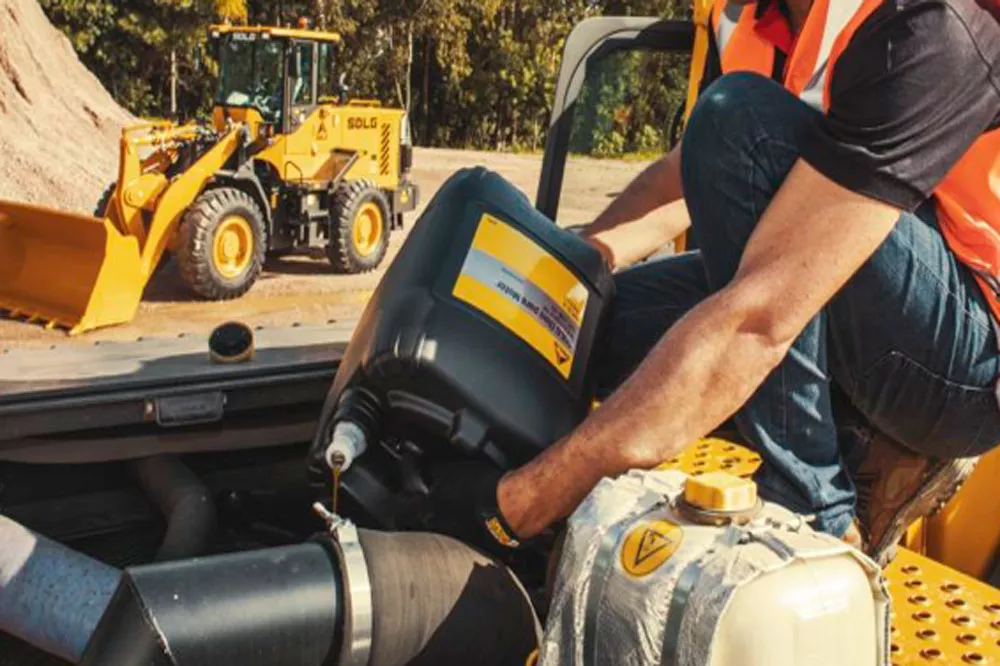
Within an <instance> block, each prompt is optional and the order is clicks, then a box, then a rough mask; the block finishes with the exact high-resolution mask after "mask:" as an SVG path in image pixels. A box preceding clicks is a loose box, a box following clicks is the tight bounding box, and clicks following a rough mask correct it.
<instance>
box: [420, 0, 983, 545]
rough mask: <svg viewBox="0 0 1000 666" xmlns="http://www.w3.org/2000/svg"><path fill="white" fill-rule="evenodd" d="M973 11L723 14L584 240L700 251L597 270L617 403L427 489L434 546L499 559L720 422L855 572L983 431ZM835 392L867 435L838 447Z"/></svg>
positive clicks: (775, 7) (957, 5)
mask: <svg viewBox="0 0 1000 666" xmlns="http://www.w3.org/2000/svg"><path fill="white" fill-rule="evenodd" d="M991 1H992V0H978V2H977V0H885V1H883V0H784V1H780V0H759V1H758V2H755V3H748V2H746V0H743V1H738V0H730V1H726V0H720V1H719V2H718V3H717V6H716V8H715V12H714V16H713V30H714V32H715V43H714V44H713V47H712V48H713V57H712V59H711V62H710V64H709V68H708V69H709V72H708V78H709V81H710V83H711V85H709V86H708V87H707V89H705V91H704V93H703V95H702V98H701V100H700V102H699V104H698V106H697V107H696V109H695V110H694V113H693V114H692V117H691V119H690V121H689V124H688V127H687V131H686V134H685V136H684V140H683V145H682V146H681V147H680V148H679V149H678V150H674V151H673V152H671V153H670V154H669V155H667V156H666V157H664V158H663V159H661V160H660V161H658V162H656V163H655V164H653V165H652V166H650V167H649V168H648V169H647V170H646V171H645V172H644V173H642V174H641V175H640V176H639V177H638V178H637V179H636V180H635V181H634V182H633V183H632V184H631V185H630V186H629V187H628V188H627V189H626V190H625V192H624V193H623V194H622V195H621V196H620V197H619V198H618V199H617V200H616V201H615V202H614V203H613V204H612V205H611V206H610V207H609V208H608V209H607V210H606V211H605V212H604V213H602V214H601V215H600V216H599V217H598V218H597V220H596V221H595V222H594V223H593V224H591V225H590V226H589V228H588V229H587V230H586V231H585V233H586V235H587V236H588V237H589V238H590V239H591V242H592V243H593V244H594V245H595V246H597V247H599V248H600V249H601V250H602V252H603V253H604V254H605V256H606V257H607V259H608V260H609V261H610V262H612V263H613V264H615V265H618V266H621V265H624V264H627V263H629V262H631V261H633V260H635V259H636V258H638V257H641V256H644V255H648V254H649V253H650V252H651V251H653V250H654V249H655V248H656V247H657V246H659V245H660V244H662V243H663V241H665V240H667V239H669V238H671V237H673V236H675V235H676V234H677V233H679V232H680V231H682V230H684V229H685V228H687V227H688V226H689V225H690V228H691V233H692V234H693V238H694V240H695V241H696V243H697V247H698V248H699V251H698V252H695V253H687V254H682V255H679V256H676V257H670V258H667V259H663V260H659V261H653V262H650V263H646V264H642V265H639V266H637V267H635V268H632V269H630V270H626V271H623V272H621V273H619V274H618V277H617V288H618V295H617V300H616V305H615V308H616V311H615V313H614V315H613V321H612V324H611V330H610V333H609V343H608V350H607V354H606V358H605V360H604V362H603V365H602V375H603V377H602V380H603V383H604V385H605V388H606V389H614V392H613V393H611V395H610V396H609V397H608V398H607V400H606V401H605V402H604V403H603V405H602V406H601V407H600V408H599V409H597V410H596V411H595V412H594V413H593V414H592V415H591V416H590V417H589V418H588V419H587V420H586V421H585V422H584V423H583V424H582V425H581V426H580V427H579V428H578V429H577V430H576V431H575V432H573V433H572V434H571V435H569V436H568V437H566V438H565V439H564V440H562V441H560V442H558V443H556V444H555V445H554V446H552V447H551V448H550V449H549V450H548V451H546V452H545V453H544V454H543V455H541V456H540V457H538V458H537V459H536V460H535V461H533V462H532V463H530V464H529V465H527V466H525V467H524V468H522V469H519V470H516V471H514V472H512V473H510V474H507V475H506V476H504V477H503V478H500V475H499V474H493V473H491V472H488V471H485V470H482V471H480V472H478V473H477V474H470V475H467V476H466V477H465V479H464V480H463V483H465V484H469V483H471V484H473V485H474V488H472V489H470V488H469V487H468V486H467V485H466V486H465V488H464V489H463V491H462V493H457V492H450V491H447V490H445V491H443V492H442V493H441V496H440V497H441V498H442V499H440V500H439V501H441V502H443V503H448V502H449V501H450V502H451V504H452V510H453V511H456V512H461V514H462V515H463V516H464V518H463V519H462V521H463V522H462V524H461V525H460V526H459V525H456V526H455V527H454V528H453V529H452V531H453V532H456V533H458V536H461V537H463V538H465V539H467V540H471V541H474V542H477V543H480V544H482V545H484V546H490V547H495V546H496V543H493V542H492V541H491V539H495V540H496V541H499V542H505V543H507V544H511V545H515V546H516V544H517V543H518V540H524V539H526V538H530V537H533V536H535V535H537V534H539V533H540V532H542V531H543V530H544V529H545V528H546V527H547V526H549V525H551V524H553V523H554V522H556V521H558V520H560V519H562V518H564V517H566V516H567V515H568V514H569V513H571V512H572V511H573V509H574V508H575V507H576V506H577V504H578V503H579V502H580V501H581V500H582V499H583V497H585V496H586V494H587V493H588V492H589V491H590V490H591V489H592V488H593V486H594V485H595V484H596V483H597V482H598V481H599V480H600V479H601V478H602V477H606V476H614V475H618V474H621V473H623V472H625V471H626V470H628V469H631V468H649V467H653V466H655V465H657V464H658V463H660V462H662V461H664V460H667V459H669V458H672V457H674V456H676V455H677V454H678V453H679V452H680V451H681V450H682V449H683V448H685V447H686V446H688V445H689V444H691V443H692V442H693V441H695V440H696V439H698V438H699V437H702V436H704V435H706V434H708V433H710V432H711V431H712V430H713V429H715V428H717V427H718V426H719V425H720V424H722V423H723V422H724V421H726V420H727V419H729V418H730V417H734V420H735V423H736V425H737V427H738V428H739V430H740V433H741V434H742V435H743V437H744V438H746V440H747V441H748V442H749V443H750V445H751V446H752V447H754V448H755V449H756V450H757V451H759V452H760V454H761V456H762V458H763V460H764V465H763V467H762V469H761V471H760V473H759V474H758V476H757V481H758V482H759V485H760V489H761V492H762V494H763V495H764V496H765V497H766V498H768V499H771V500H774V501H777V502H780V503H782V504H784V505H786V506H788V507H789V508H791V509H793V510H796V511H799V512H802V513H804V514H809V515H813V516H815V521H814V524H815V526H816V527H817V528H819V529H821V530H824V531H827V532H829V533H831V534H834V535H836V536H839V537H844V538H845V539H848V540H850V541H852V542H853V543H855V544H857V545H859V546H863V547H864V548H865V549H866V550H867V551H868V552H869V554H871V555H873V556H874V557H875V558H877V559H880V560H884V559H885V555H886V553H887V552H888V550H889V549H890V547H891V546H892V545H894V544H895V543H896V542H897V541H898V539H899V537H900V535H901V533H902V531H903V530H904V529H905V527H906V526H907V525H908V524H909V522H910V521H911V520H913V519H915V518H916V517H918V516H920V515H922V514H924V513H926V512H928V511H929V510H930V509H932V508H934V507H935V506H936V505H937V504H939V503H940V502H943V501H945V500H946V499H947V497H948V496H949V495H950V493H952V492H953V491H954V490H955V489H956V488H957V486H958V485H959V484H960V483H961V481H962V480H963V479H964V478H965V476H967V474H968V473H969V471H970V470H971V466H972V460H973V459H974V457H975V456H978V455H980V454H982V453H983V452H985V451H987V450H988V449H990V448H991V447H993V446H994V445H995V444H996V443H998V442H1000V407H998V402H997V395H996V393H995V386H996V380H997V374H998V351H997V350H998V340H997V335H996V333H995V331H996V321H997V319H998V316H1000V300H998V299H997V288H998V286H1000V281H998V279H997V276H998V275H1000V130H998V128H1000V23H998V20H997V17H996V15H995V12H996V9H995V7H990V6H987V2H991ZM835 393H838V394H840V395H841V396H842V397H843V398H844V400H843V402H844V403H845V404H846V406H847V409H848V411H850V412H857V413H859V414H860V416H861V417H863V419H859V420H861V421H862V422H863V421H867V422H868V423H870V424H871V425H872V426H874V428H876V429H877V430H878V431H880V432H881V433H885V436H874V437H862V438H858V437H854V438H853V440H854V442H855V443H856V444H857V443H858V440H859V439H860V440H862V441H860V444H861V445H862V446H861V448H860V452H859V453H858V452H857V451H855V452H852V453H851V455H846V453H847V452H846V451H845V450H843V449H842V445H843V444H844V442H843V441H842V440H844V439H845V438H844V431H846V430H850V428H847V427H844V426H846V425H847V422H848V421H852V422H853V420H854V418H853V417H851V418H848V416H847V415H844V413H843V412H842V411H839V412H838V420H840V421H841V426H842V427H841V428H840V431H841V432H840V436H838V428H837V423H836V421H835V419H834V413H833V400H832V398H833V394H835ZM854 432H855V434H857V432H858V430H857V429H856V428H855V429H854ZM890 438H891V440H894V441H890ZM855 455H856V457H857V458H858V459H857V460H847V458H854V457H855ZM849 463H851V464H849ZM849 467H850V469H849ZM469 492H473V493H474V494H475V496H476V497H477V498H478V504H476V506H475V510H473V511H470V510H469V508H468V507H469V504H468V503H467V502H466V503H465V504H461V503H460V501H459V500H458V499H457V498H458V497H459V496H460V494H461V495H465V496H467V493H469ZM449 498H455V499H453V500H449ZM490 519H495V520H490ZM487 523H489V524H491V525H493V526H494V528H496V526H497V525H499V526H500V527H501V528H502V530H501V531H506V532H508V534H507V535H506V537H510V538H509V539H508V538H505V535H503V534H501V535H500V536H499V538H497V535H496V534H495V532H496V531H497V530H496V529H494V530H493V531H492V532H491V531H489V530H487V529H486V524H487Z"/></svg>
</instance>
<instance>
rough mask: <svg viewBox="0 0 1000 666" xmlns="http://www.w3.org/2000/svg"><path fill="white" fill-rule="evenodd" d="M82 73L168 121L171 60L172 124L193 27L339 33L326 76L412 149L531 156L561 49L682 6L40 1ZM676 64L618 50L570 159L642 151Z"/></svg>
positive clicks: (671, 103)
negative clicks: (382, 105) (627, 19)
mask: <svg viewBox="0 0 1000 666" xmlns="http://www.w3.org/2000/svg"><path fill="white" fill-rule="evenodd" d="M41 3H42V6H43V8H44V9H45V11H46V13H47V14H48V16H49V18H50V19H51V20H52V22H53V23H54V24H55V25H56V26H57V27H59V28H60V29H61V30H63V32H65V33H66V34H67V35H68V36H69V38H70V40H71V42H72V43H73V46H74V48H75V49H76V50H77V52H78V53H79V54H80V57H81V59H82V60H83V61H84V63H85V64H86V65H87V66H88V67H89V68H90V69H91V71H93V72H94V73H95V74H96V75H97V76H98V77H99V78H100V79H101V81H102V82H103V83H104V85H105V86H106V87H107V88H108V90H109V91H111V94H112V95H113V96H114V97H115V99H117V100H118V101H119V103H121V104H122V105H123V106H125V107H126V108H128V109H129V110H130V111H132V112H133V113H135V114H137V115H143V116H167V115H169V112H170V93H169V90H170V67H171V66H170V62H171V53H173V54H174V56H175V59H176V66H177V73H178V115H179V116H182V117H192V116H199V115H204V114H205V113H206V112H207V111H208V109H209V108H210V105H211V99H212V91H213V88H214V76H215V74H216V73H217V67H216V64H215V63H214V62H213V61H212V59H211V57H210V56H209V55H208V54H209V53H210V49H209V48H208V46H207V28H208V26H209V25H210V24H212V23H213V22H217V21H219V20H220V19H222V18H228V19H229V20H232V21H234V22H242V21H244V20H246V21H249V22H250V23H263V24H275V23H280V24H284V25H290V24H294V23H295V21H296V20H297V18H298V17H300V16H310V17H313V18H315V19H316V21H315V23H317V24H318V25H320V26H322V27H325V28H327V29H330V30H335V31H338V32H340V33H341V34H342V35H343V36H344V44H343V47H342V49H341V59H340V67H341V68H342V69H343V70H344V71H345V72H346V73H347V81H348V83H349V85H350V86H351V89H352V93H353V94H354V95H357V96H360V97H367V98H377V99H381V100H382V101H383V102H386V103H391V104H396V105H401V104H405V103H406V101H407V100H408V99H409V100H410V114H411V120H412V124H413V129H414V135H415V139H416V141H417V143H419V144H420V145H431V146H448V147H453V148H485V149H494V150H537V149H540V148H541V146H542V144H543V141H544V130H545V127H546V125H547V122H548V115H549V104H550V103H551V100H552V97H553V95H554V90H555V84H556V75H557V74H558V69H559V60H560V56H561V53H562V47H563V43H564V41H565V38H566V36H567V35H568V34H569V32H570V30H571V29H572V26H573V25H574V24H575V23H577V22H578V21H580V20H582V19H584V18H586V17H589V16H597V15H602V14H604V15H637V16H640V15H641V16H661V17H664V18H686V17H687V16H688V15H689V2H686V1H685V0H660V1H658V2H653V1H651V0H629V1H623V0H277V1H275V0H113V1H112V0H41ZM685 68H686V63H685V61H684V59H682V58H673V59H671V60H670V61H669V62H667V63H666V65H664V62H663V60H662V58H661V59H655V58H650V57H645V56H643V55H642V54H631V55H630V56H627V57H625V58H623V59H619V61H617V62H615V63H614V64H613V66H611V65H609V66H608V67H604V68H601V71H598V72H595V73H593V76H594V77H595V78H594V80H593V81H592V83H591V84H590V85H589V86H588V88H587V92H586V95H590V96H593V97H592V98H590V99H588V100H587V104H586V108H587V109H588V112H587V113H583V114H578V118H577V119H576V126H575V127H574V133H573V135H574V139H573V143H574V145H573V146H572V149H573V150H575V151H577V152H588V153H591V154H597V155H609V156H610V155H612V154H621V153H623V152H656V151H657V150H660V149H661V148H662V146H663V145H664V142H665V140H666V139H665V135H666V131H667V128H666V127H665V126H663V125H664V122H663V120H662V119H663V118H670V117H672V116H673V114H674V112H675V110H676V108H677V106H678V105H679V104H680V103H681V98H682V96H683V85H684V84H683V82H684V80H685V77H686V75H687V72H686V69H685Z"/></svg>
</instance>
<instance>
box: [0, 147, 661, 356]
mask: <svg viewBox="0 0 1000 666" xmlns="http://www.w3.org/2000/svg"><path fill="white" fill-rule="evenodd" d="M414 162H415V165H414V173H413V179H414V181H415V182H416V183H417V184H418V185H419V186H420V189H421V207H420V209H418V210H417V211H416V212H415V213H412V214H410V215H408V216H407V220H406V228H405V229H404V230H403V232H402V233H394V234H393V237H392V243H391V247H390V254H389V256H388V257H387V259H386V261H385V262H384V263H383V265H382V267H381V268H380V269H379V270H378V271H375V272H373V273H369V274H366V275H358V276H344V275H337V274H334V273H333V271H332V270H331V268H330V266H329V264H328V263H327V262H326V260H325V259H322V258H317V259H313V258H309V257H290V258H283V259H281V260H273V261H271V262H269V264H268V265H267V267H266V270H265V272H264V275H263V276H262V277H261V279H260V281H259V282H258V283H257V284H256V285H255V286H254V288H253V289H252V290H251V291H250V293H248V294H247V295H246V296H244V297H243V298H241V299H238V300H236V301H227V302H217V303H211V302H204V301H199V300H194V299H193V298H192V297H191V296H190V295H189V294H188V292H187V291H186V289H185V288H184V284H183V283H182V282H181V280H180V277H179V276H178V275H177V272H176V270H175V268H174V266H173V265H168V266H167V267H166V269H165V270H163V271H161V272H160V273H159V274H157V275H156V276H155V277H154V279H153V280H152V282H151V283H150V285H149V287H148V288H147V290H146V293H145V296H144V298H143V302H142V304H141V305H140V306H139V313H138V315H137V316H136V318H135V319H134V320H133V321H132V322H131V323H130V324H127V325H124V326H117V327H112V328H107V329H102V330H98V331H92V332H90V333H87V334H84V335H81V336H76V337H73V338H70V337H68V336H67V335H66V334H65V333H64V332H62V331H58V330H52V331H47V330H45V329H44V328H42V327H41V326H39V325H36V324H27V323H24V322H21V321H12V320H3V319H0V349H4V348H8V349H11V348H15V347H27V346H33V347H35V346H50V345H53V344H93V343H94V342H98V341H105V340H134V339H136V338H138V337H141V336H158V337H159V336H164V335H177V334H180V333H185V334H201V333H205V332H207V331H210V330H211V329H212V328H214V327H215V326H216V325H217V324H219V323H221V322H223V321H227V320H232V319H236V320H240V321H244V322H246V323H248V324H250V325H252V326H268V327H270V326H289V325H292V324H294V323H296V322H300V323H319V322H325V321H329V320H344V319H351V318H356V317H357V316H359V315H360V314H361V311H362V310H363V308H364V305H365V303H366V302H367V300H368V298H369V297H370V295H371V293H372V290H373V289H374V288H375V286H376V285H377V284H378V281H379V279H380V278H381V276H382V274H383V273H384V271H385V267H387V266H388V265H389V262H390V261H391V259H392V258H393V257H394V256H395V254H396V253H397V252H398V251H399V247H400V246H401V245H402V242H403V240H404V238H405V236H406V232H407V231H408V229H409V228H411V227H412V225H413V222H414V221H415V220H416V219H417V216H418V215H419V214H420V212H421V211H422V209H423V207H424V206H425V205H426V203H427V202H428V201H430V199H431V197H432V196H433V194H434V192H435V191H436V190H437V189H438V188H439V187H440V186H441V184H442V183H443V182H444V181H445V180H447V178H448V177H449V176H450V175H451V174H453V173H454V172H455V171H457V170H459V169H461V168H463V167H469V166H477V165H484V166H487V167H489V168H491V169H493V170H495V171H497V172H498V173H500V174H501V175H503V176H504V177H505V178H507V179H508V180H510V181H511V182H512V183H513V184H514V185H516V186H517V187H518V188H519V189H521V190H522V191H524V192H525V193H526V194H528V196H529V197H531V199H532V200H534V196H535V189H536V187H537V185H538V178H539V173H540V171H541V156H524V155H508V154H497V153H481V152H470V151H459V150H440V149H418V150H417V151H416V155H415V158H414ZM643 166H644V165H643V164H640V163H635V162H614V161H607V160H592V159H576V160H572V161H571V163H570V164H568V165H567V169H566V179H565V185H564V188H563V193H562V204H561V208H560V220H559V223H560V224H562V225H568V224H578V223H583V222H587V221H589V220H590V219H592V218H593V216H594V215H596V214H597V213H598V212H600V210H601V209H603V208H604V206H606V205H607V204H608V202H609V201H610V200H611V198H612V197H613V196H614V195H615V194H616V193H617V192H620V191H621V189H622V188H623V187H624V186H625V185H626V184H627V183H628V182H629V181H630V180H631V179H632V177H633V176H634V175H635V174H636V173H638V171H639V170H640V169H642V167H643Z"/></svg>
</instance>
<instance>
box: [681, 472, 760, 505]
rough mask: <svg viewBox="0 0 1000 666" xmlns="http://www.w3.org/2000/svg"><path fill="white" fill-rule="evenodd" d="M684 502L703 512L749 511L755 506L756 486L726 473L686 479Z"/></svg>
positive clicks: (714, 473) (747, 480) (713, 473)
mask: <svg viewBox="0 0 1000 666" xmlns="http://www.w3.org/2000/svg"><path fill="white" fill-rule="evenodd" d="M684 501H686V502H687V503H688V504H689V505H691V506H693V507H695V508H697V509H701V510H703V511H725V512H730V511H750V510H751V509H753V508H754V507H755V506H756V505H757V484H756V483H754V482H753V481H751V480H749V479H741V478H739V477H738V476H733V475H732V474H728V473H726V472H709V473H708V474H702V475H701V476H692V477H690V478H688V480H687V483H685V485H684Z"/></svg>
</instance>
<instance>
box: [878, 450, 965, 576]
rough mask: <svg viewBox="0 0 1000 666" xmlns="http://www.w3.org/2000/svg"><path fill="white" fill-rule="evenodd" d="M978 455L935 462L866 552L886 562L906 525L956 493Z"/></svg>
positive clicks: (937, 509)
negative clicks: (888, 525)
mask: <svg viewBox="0 0 1000 666" xmlns="http://www.w3.org/2000/svg"><path fill="white" fill-rule="evenodd" d="M978 462H979V458H959V459H958V460H947V461H942V462H939V463H936V465H935V467H934V468H932V469H931V471H930V472H928V474H927V476H926V477H925V478H924V481H923V482H922V483H921V484H920V487H919V489H918V490H917V492H916V494H914V495H913V497H911V498H910V499H909V500H907V501H906V502H904V503H903V504H902V506H900V507H899V510H897V511H896V514H895V515H894V516H893V517H892V522H891V525H892V527H891V528H890V529H888V530H886V532H885V534H883V535H882V538H881V539H880V540H879V542H878V543H877V544H876V545H875V547H869V548H868V550H869V553H868V554H869V556H870V557H871V558H872V559H873V560H875V561H876V562H878V564H879V566H882V567H885V566H887V565H888V564H889V563H890V562H891V561H892V560H893V559H894V558H895V556H896V545H897V544H898V543H899V540H900V539H902V538H903V534H904V533H905V532H906V530H907V528H909V526H910V525H912V524H913V523H914V522H915V521H916V520H917V519H919V518H924V517H927V516H934V515H936V514H938V513H939V512H940V511H941V509H943V508H944V507H945V505H946V504H948V502H949V501H951V499H952V498H953V497H954V496H955V495H957V494H958V491H959V490H961V489H962V486H963V485H964V484H965V482H966V481H967V480H968V478H969V476H971V475H972V472H973V471H974V470H975V469H976V464H977V463H978Z"/></svg>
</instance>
